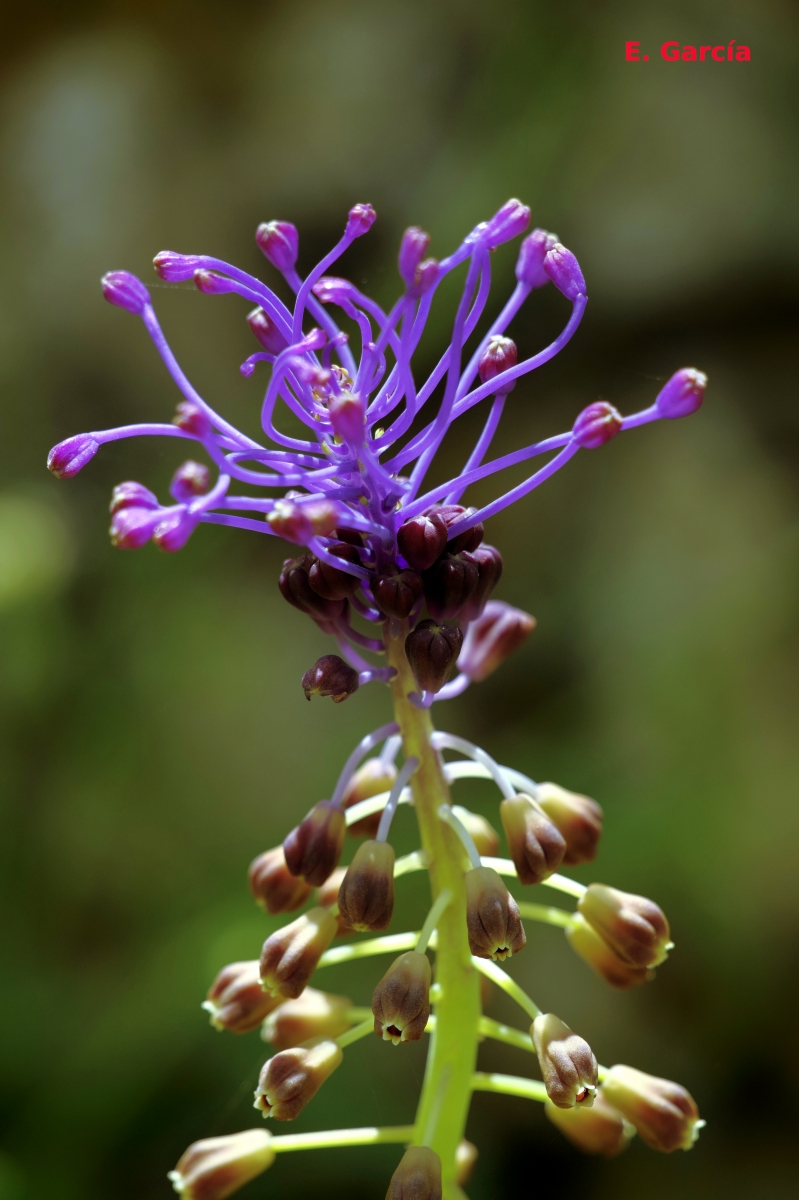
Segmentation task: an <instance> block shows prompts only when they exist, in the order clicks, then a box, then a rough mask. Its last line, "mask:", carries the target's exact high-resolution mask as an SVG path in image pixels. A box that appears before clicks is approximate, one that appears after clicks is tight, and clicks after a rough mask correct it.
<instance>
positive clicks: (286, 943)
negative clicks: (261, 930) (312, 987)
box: [261, 908, 337, 1000]
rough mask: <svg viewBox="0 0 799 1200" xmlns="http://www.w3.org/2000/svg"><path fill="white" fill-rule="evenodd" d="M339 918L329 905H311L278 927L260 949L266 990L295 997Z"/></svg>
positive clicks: (325, 947)
mask: <svg viewBox="0 0 799 1200" xmlns="http://www.w3.org/2000/svg"><path fill="white" fill-rule="evenodd" d="M336 929H337V923H336V918H335V917H334V916H333V915H332V913H330V912H329V911H328V910H327V909H326V908H311V909H309V911H308V912H307V913H303V915H302V916H301V917H298V918H297V920H296V921H292V922H291V924H290V925H284V927H283V928H282V929H277V930H275V932H274V933H273V934H272V936H271V937H268V938H267V939H266V941H265V942H264V947H263V950H262V951H261V981H262V983H263V986H264V988H265V990H266V991H267V992H271V993H272V995H273V996H281V997H282V998H283V999H284V1000H296V999H297V997H298V996H299V995H300V994H301V993H302V991H303V989H304V987H305V985H306V983H307V982H308V980H309V979H310V978H311V976H312V975H313V973H314V971H315V970H316V964H317V963H318V962H319V959H320V958H321V957H322V955H323V954H324V952H325V950H327V948H328V946H329V945H330V943H331V942H332V941H333V938H334V937H335V935H336Z"/></svg>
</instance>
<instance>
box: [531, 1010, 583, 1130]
mask: <svg viewBox="0 0 799 1200" xmlns="http://www.w3.org/2000/svg"><path fill="white" fill-rule="evenodd" d="M530 1037H531V1038H532V1040H533V1045H534V1046H535V1052H536V1054H537V1055H538V1062H539V1065H540V1067H541V1074H542V1075H543V1077H544V1084H545V1085H546V1089H547V1095H548V1096H549V1098H550V1100H551V1101H552V1103H553V1104H555V1105H556V1106H557V1107H558V1108H574V1107H575V1105H577V1106H578V1107H580V1108H590V1107H591V1105H592V1104H593V1103H594V1096H595V1095H596V1080H597V1065H596V1059H595V1058H594V1055H593V1054H592V1052H591V1047H590V1046H589V1045H588V1042H586V1041H584V1040H583V1038H581V1037H578V1035H577V1034H576V1033H574V1032H573V1031H572V1030H571V1029H569V1026H568V1025H566V1024H565V1022H564V1021H561V1019H560V1017H556V1016H555V1014H554V1013H539V1015H538V1016H537V1017H536V1019H535V1020H534V1021H533V1023H532V1025H531V1026H530Z"/></svg>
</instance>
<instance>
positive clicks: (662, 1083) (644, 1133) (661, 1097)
mask: <svg viewBox="0 0 799 1200" xmlns="http://www.w3.org/2000/svg"><path fill="white" fill-rule="evenodd" d="M602 1092H603V1094H604V1096H605V1098H606V1099H607V1100H608V1102H609V1103H610V1104H612V1105H613V1107H614V1108H617V1109H618V1110H619V1112H620V1113H621V1115H622V1116H623V1117H625V1118H626V1119H627V1120H628V1121H629V1122H630V1124H632V1125H634V1126H635V1128H636V1130H637V1131H638V1133H639V1135H640V1137H641V1139H642V1141H644V1142H646V1144H647V1146H651V1148H652V1149H653V1150H661V1151H662V1152H663V1153H664V1154H670V1153H671V1151H672V1150H690V1149H691V1147H692V1146H693V1144H694V1142H695V1141H696V1139H697V1137H698V1136H699V1130H700V1129H701V1128H702V1127H703V1126H704V1124H705V1122H704V1121H700V1119H699V1109H698V1108H697V1107H696V1103H695V1101H694V1099H693V1097H692V1096H691V1095H690V1093H689V1092H687V1091H686V1090H685V1088H684V1087H681V1086H680V1084H679V1083H672V1082H671V1080H670V1079H658V1078H657V1076H655V1075H647V1074H646V1072H645V1071H637V1070H636V1069H635V1068H634V1067H625V1066H622V1065H618V1066H614V1067H611V1068H610V1070H609V1071H608V1072H607V1074H606V1076H605V1078H604V1079H603V1081H602Z"/></svg>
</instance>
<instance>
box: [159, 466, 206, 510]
mask: <svg viewBox="0 0 799 1200" xmlns="http://www.w3.org/2000/svg"><path fill="white" fill-rule="evenodd" d="M210 486H211V473H210V471H209V470H208V468H207V467H206V466H204V465H203V463H198V462H192V461H191V459H189V461H188V462H184V463H183V464H182V465H181V466H179V467H178V469H177V471H175V474H174V475H173V476H172V482H171V483H170V485H169V491H170V493H171V495H172V496H173V497H174V499H175V500H177V501H178V503H179V504H191V502H192V500H195V499H196V498H197V496H204V495H205V493H206V492H207V491H208V488H209V487H210Z"/></svg>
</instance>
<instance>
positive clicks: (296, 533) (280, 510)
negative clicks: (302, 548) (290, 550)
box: [266, 500, 313, 545]
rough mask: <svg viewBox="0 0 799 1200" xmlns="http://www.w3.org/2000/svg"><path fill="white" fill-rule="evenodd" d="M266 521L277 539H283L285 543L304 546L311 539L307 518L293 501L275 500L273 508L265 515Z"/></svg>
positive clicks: (311, 533)
mask: <svg viewBox="0 0 799 1200" xmlns="http://www.w3.org/2000/svg"><path fill="white" fill-rule="evenodd" d="M266 519H267V521H268V522H269V524H270V525H271V527H272V529H273V531H274V532H275V533H276V534H277V535H278V537H282V538H285V539H286V541H287V542H297V543H298V544H299V545H305V544H306V543H307V542H309V541H310V540H311V538H312V537H313V532H312V530H311V523H310V521H309V520H308V517H307V516H306V515H305V513H304V512H303V509H302V507H301V506H300V505H299V504H295V503H294V501H293V500H276V501H275V507H274V508H273V509H272V511H271V512H269V513H267V514H266Z"/></svg>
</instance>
